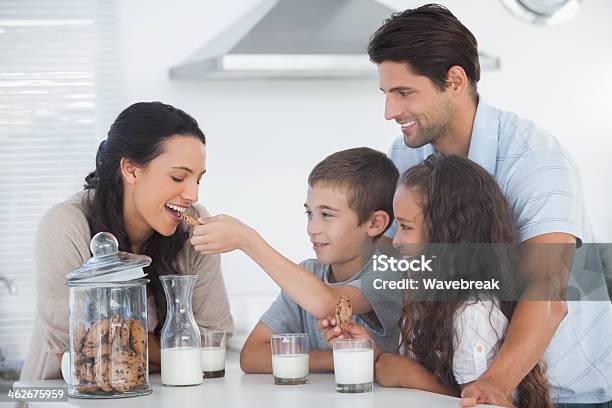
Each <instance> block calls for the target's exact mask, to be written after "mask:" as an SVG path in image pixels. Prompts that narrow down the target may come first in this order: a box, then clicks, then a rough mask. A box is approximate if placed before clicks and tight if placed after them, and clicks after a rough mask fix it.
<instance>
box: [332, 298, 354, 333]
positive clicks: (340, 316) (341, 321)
mask: <svg viewBox="0 0 612 408" xmlns="http://www.w3.org/2000/svg"><path fill="white" fill-rule="evenodd" d="M352 315H353V306H351V299H349V298H348V296H346V295H342V297H341V298H340V299H338V302H337V303H336V316H335V317H336V325H338V326H339V327H340V328H341V329H342V330H345V329H346V328H347V327H348V324H349V322H351V316H352Z"/></svg>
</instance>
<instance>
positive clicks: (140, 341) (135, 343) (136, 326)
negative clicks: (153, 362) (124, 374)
mask: <svg viewBox="0 0 612 408" xmlns="http://www.w3.org/2000/svg"><path fill="white" fill-rule="evenodd" d="M146 336H147V333H146V330H145V329H144V327H143V325H142V323H141V322H140V321H139V320H133V321H132V325H131V328H130V340H131V342H132V348H133V349H134V351H135V352H136V353H144V351H145V337H146Z"/></svg>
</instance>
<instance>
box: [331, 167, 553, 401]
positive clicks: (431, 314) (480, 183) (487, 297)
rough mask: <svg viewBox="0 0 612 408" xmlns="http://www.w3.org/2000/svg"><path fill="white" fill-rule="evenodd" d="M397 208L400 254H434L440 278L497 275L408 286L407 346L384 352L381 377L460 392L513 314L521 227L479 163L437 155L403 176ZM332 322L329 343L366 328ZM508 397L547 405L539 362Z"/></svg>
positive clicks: (362, 334) (484, 363)
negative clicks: (479, 285)
mask: <svg viewBox="0 0 612 408" xmlns="http://www.w3.org/2000/svg"><path fill="white" fill-rule="evenodd" d="M393 211H394V214H395V218H396V221H397V225H398V229H397V233H396V235H395V237H394V240H393V244H394V247H395V248H397V249H399V250H400V252H401V253H402V254H403V255H406V254H414V253H415V252H416V253H418V252H420V253H423V252H425V253H428V252H429V254H430V255H431V254H432V253H436V254H437V258H438V259H437V261H438V262H436V266H435V267H434V270H435V277H437V278H438V279H442V280H459V279H464V280H468V281H487V280H491V279H495V280H497V281H499V286H500V290H484V289H468V290H456V291H448V290H447V291H441V290H423V288H422V287H421V288H420V289H421V290H420V291H417V292H413V291H410V292H409V293H407V300H406V301H405V303H404V306H403V309H402V317H401V319H400V329H401V333H402V336H401V345H400V354H402V355H400V356H398V355H393V354H390V353H382V354H380V353H377V357H378V358H377V362H376V379H377V381H378V382H379V383H380V384H381V385H383V386H395V387H406V388H417V389H422V390H426V391H431V392H437V393H443V394H448V395H455V396H459V395H460V392H461V389H463V387H465V386H466V385H467V384H468V383H470V382H471V381H474V380H476V379H477V378H478V377H480V375H481V374H482V373H483V372H484V371H485V370H486V369H487V367H488V365H489V364H490V362H491V361H492V360H493V357H494V356H495V354H496V352H497V350H498V349H499V346H500V344H501V342H503V336H504V332H505V329H506V326H507V325H508V322H509V320H510V319H511V317H512V312H513V310H514V306H515V302H513V301H511V300H512V299H515V300H516V299H517V298H516V297H515V296H516V293H520V283H517V282H518V281H520V279H519V275H517V274H515V273H513V272H512V268H513V267H515V266H516V257H515V256H514V251H513V250H512V248H513V247H514V246H515V245H516V243H517V236H516V233H515V231H514V228H513V225H514V224H513V216H512V212H511V209H510V207H509V205H508V203H507V202H506V201H505V199H504V196H503V195H502V192H501V190H500V189H499V186H498V185H497V183H496V181H495V180H494V179H493V177H491V176H490V175H489V174H488V173H487V172H486V171H485V170H484V169H483V168H481V167H480V166H478V165H477V164H476V163H474V162H472V161H470V160H468V159H465V158H462V157H459V156H448V157H444V156H430V157H429V158H427V159H426V160H425V161H424V162H423V163H421V164H419V165H416V166H414V167H412V168H410V169H408V170H407V171H406V172H405V173H404V174H403V175H402V177H401V179H400V181H399V183H398V188H397V190H396V193H395V197H394V200H393ZM467 243H469V244H471V243H477V244H478V245H465V244H467ZM488 244H493V245H488ZM453 246H455V248H453ZM457 246H458V247H457ZM415 248H417V249H418V251H415V250H414V249H415ZM449 248H450V249H449ZM442 251H444V252H442ZM484 258H488V259H486V260H483V259H484ZM492 260H494V262H492ZM427 273H430V272H425V273H424V274H422V275H420V276H419V277H424V275H426V274H427ZM411 277H415V276H414V275H413V276H411ZM421 285H422V284H421ZM326 323H327V322H322V324H323V326H326V331H327V338H328V339H329V340H330V341H332V342H333V340H334V339H335V338H345V337H354V338H367V337H369V336H368V334H367V331H365V330H363V329H362V328H361V327H359V326H358V325H356V324H352V325H351V327H350V328H349V329H347V331H346V332H344V333H342V332H341V331H340V329H339V328H337V327H333V328H331V327H330V326H328V325H327V324H326ZM332 323H335V322H333V321H332ZM507 399H508V400H509V401H510V400H511V399H514V402H515V404H516V405H518V406H519V407H549V406H550V401H549V392H548V383H547V379H546V375H545V368H544V364H543V363H539V364H538V365H536V366H535V367H534V368H533V369H532V370H531V372H529V373H528V374H527V376H526V377H525V378H524V379H523V381H522V382H521V383H520V384H519V386H518V387H517V389H516V390H515V392H514V394H513V396H507Z"/></svg>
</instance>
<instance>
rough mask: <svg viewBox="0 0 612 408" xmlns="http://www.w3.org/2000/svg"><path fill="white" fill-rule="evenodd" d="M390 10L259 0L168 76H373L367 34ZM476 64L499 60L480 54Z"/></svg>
mask: <svg viewBox="0 0 612 408" xmlns="http://www.w3.org/2000/svg"><path fill="white" fill-rule="evenodd" d="M394 11H395V10H393V9H391V8H389V7H387V6H385V5H383V4H381V3H379V2H378V1H376V0H307V1H306V0H262V1H260V2H259V3H257V5H256V6H255V7H254V8H253V9H252V10H250V11H249V12H248V13H246V14H245V15H244V16H243V17H242V18H240V19H238V20H237V21H236V22H235V23H233V24H232V25H231V26H229V27H228V28H227V29H225V30H224V31H223V32H221V33H220V34H219V35H218V36H216V37H215V38H213V39H212V40H211V41H209V42H208V43H207V44H205V45H204V46H203V47H202V48H200V49H199V50H198V51H196V52H195V53H194V55H192V56H191V57H190V58H188V59H187V60H186V61H184V62H183V63H181V64H179V65H177V66H175V67H172V68H171V69H170V77H171V78H181V79H182V78H185V79H241V78H244V79H249V78H277V79H308V78H311V79H324V78H347V79H348V78H376V67H375V65H374V64H372V63H371V62H370V60H369V58H368V55H367V52H366V50H367V43H368V39H369V37H370V35H371V34H372V33H373V32H374V31H376V29H377V28H378V27H380V25H381V24H382V22H383V20H385V19H386V18H388V17H389V16H390V15H391V13H393V12H394ZM480 63H481V67H482V69H497V68H498V67H499V60H498V59H497V58H492V57H489V56H487V55H484V54H481V55H480Z"/></svg>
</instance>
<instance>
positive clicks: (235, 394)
mask: <svg viewBox="0 0 612 408" xmlns="http://www.w3.org/2000/svg"><path fill="white" fill-rule="evenodd" d="M150 382H151V385H152V386H153V393H152V394H150V395H146V396H142V397H133V398H119V399H114V400H108V399H106V400H88V399H73V398H69V399H68V402H56V403H51V402H44V403H30V404H29V406H30V407H40V408H59V407H66V408H68V407H70V408H72V407H84V408H85V407H87V408H92V407H95V408H101V407H105V408H107V407H110V406H111V405H112V407H113V408H123V407H125V408H128V407H129V408H136V407H146V408H190V407H194V408H196V407H197V408H211V407H271V408H274V407H278V408H295V407H308V408H331V407H347V408H349V407H350V408H359V407H383V408H390V407H400V406H402V407H410V408H416V407H439V408H445V407H449V408H450V407H453V408H456V407H458V406H459V399H458V398H453V397H447V396H443V395H438V394H433V393H429V392H424V391H418V390H409V389H400V388H384V387H381V386H378V385H376V384H375V385H374V391H373V392H369V393H363V394H342V393H338V392H336V388H335V382H334V375H333V374H331V373H330V374H310V383H309V384H304V385H275V384H274V379H273V378H272V375H271V374H244V373H243V372H242V371H241V370H240V366H239V364H238V357H237V353H228V360H227V361H226V368H225V377H224V378H214V379H205V380H204V382H203V383H202V384H201V385H199V386H193V387H166V386H163V385H161V380H160V375H159V374H154V375H151V376H150ZM42 385H45V386H65V383H64V381H62V380H46V381H22V382H18V383H15V386H19V387H28V386H42ZM109 404H110V405H109ZM0 405H2V404H0ZM480 407H484V405H480ZM487 407H490V406H489V405H487Z"/></svg>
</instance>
